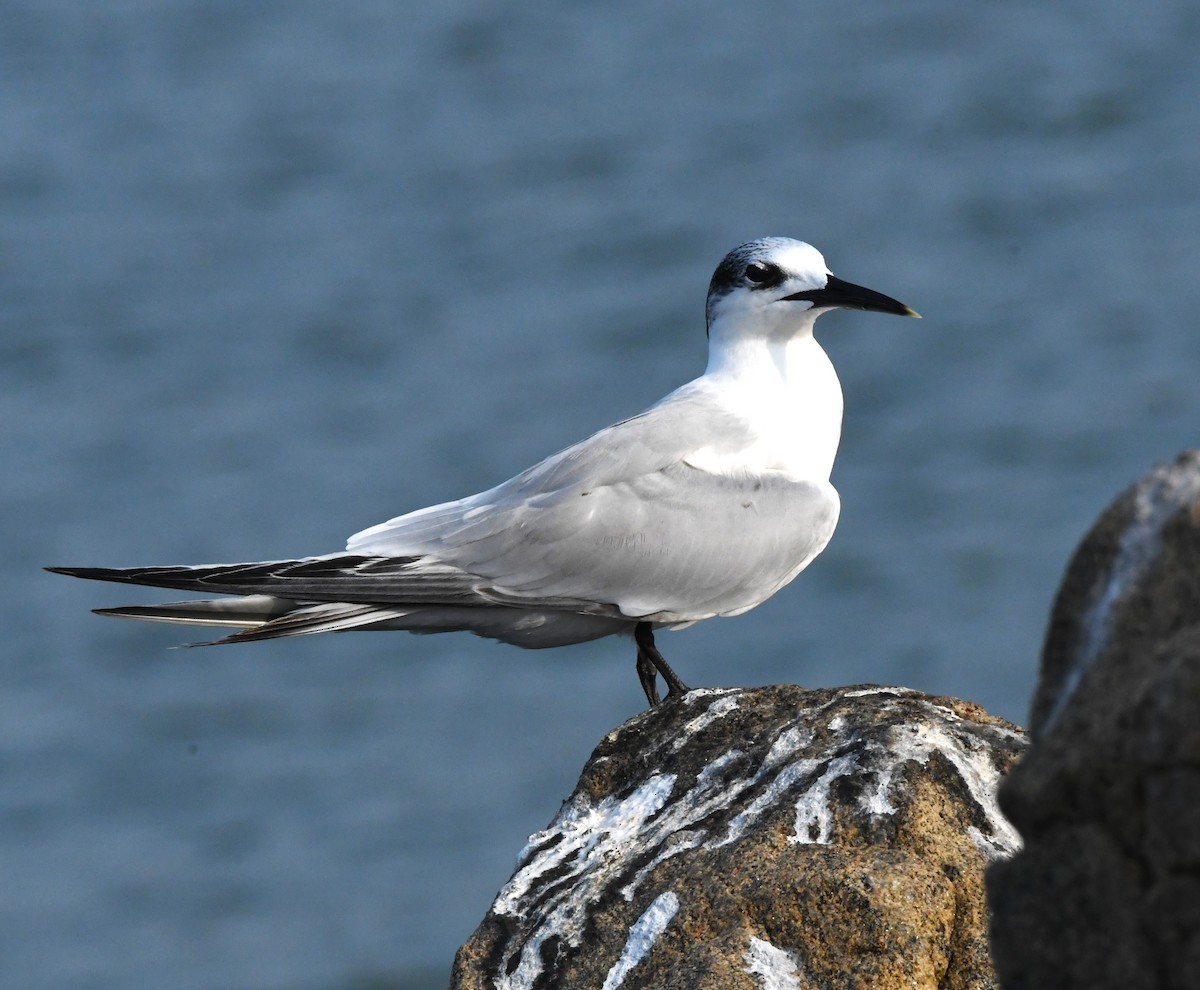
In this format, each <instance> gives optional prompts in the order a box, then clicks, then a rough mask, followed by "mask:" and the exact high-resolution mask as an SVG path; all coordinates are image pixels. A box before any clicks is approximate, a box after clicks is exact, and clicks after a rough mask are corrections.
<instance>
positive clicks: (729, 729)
mask: <svg viewBox="0 0 1200 990" xmlns="http://www.w3.org/2000/svg"><path fill="white" fill-rule="evenodd" d="M1023 747H1024V736H1023V734H1022V733H1021V731H1020V730H1019V729H1017V728H1016V727H1015V726H1012V725H1009V724H1008V723H1006V722H1003V721H1002V720H1000V719H998V718H994V717H992V716H990V715H988V714H987V713H986V712H984V711H983V710H981V709H980V708H978V707H977V706H975V705H972V704H970V703H968V702H963V701H958V700H955V699H952V698H937V697H929V696H925V695H920V694H917V693H916V692H913V691H909V690H907V689H904V688H882V687H874V686H863V687H857V688H842V689H838V690H825V691H806V690H803V689H801V688H797V687H769V688H758V689H747V690H701V691H692V692H691V693H689V694H688V695H686V696H685V697H684V698H683V699H680V700H677V701H672V702H669V703H666V704H663V705H661V706H659V707H657V708H654V709H652V710H650V711H648V712H646V713H644V714H642V715H639V716H637V717H636V718H633V719H631V720H630V721H628V722H626V723H625V724H624V725H623V726H621V727H620V728H619V729H617V730H615V731H614V732H612V733H610V734H609V735H608V736H607V737H605V739H604V740H603V741H602V742H601V744H600V745H599V747H598V748H597V749H596V751H595V753H593V755H592V757H591V759H590V760H589V762H588V764H587V766H586V767H585V768H584V771H583V775H582V777H581V778H580V781H579V784H578V785H577V787H576V788H575V792H574V793H573V794H572V795H571V797H570V798H569V799H568V800H567V802H566V803H565V804H564V805H563V807H562V809H561V811H560V812H559V814H558V817H557V818H555V820H554V821H553V822H552V823H551V824H550V826H549V827H548V828H547V829H546V830H545V831H543V832H539V833H537V834H535V835H534V836H532V837H531V838H530V840H529V844H528V846H527V847H526V848H525V850H524V851H523V852H522V853H521V856H520V860H519V862H518V865H517V871H516V873H515V874H514V875H513V877H512V879H511V880H510V881H509V883H508V884H507V885H506V886H505V887H504V889H503V890H501V891H500V893H499V895H498V896H497V898H496V901H495V903H494V904H493V905H492V909H491V910H490V911H489V912H488V915H487V917H486V918H485V919H484V921H483V923H482V924H481V925H480V926H479V928H478V929H477V930H476V932H475V934H474V935H473V936H472V937H471V939H470V940H469V941H468V942H467V943H466V944H465V945H464V946H463V947H462V948H461V949H460V950H459V952H458V956H457V958H456V960H455V966H454V976H453V982H452V987H454V988H459V990H467V988H471V990H483V988H487V990H510V988H511V990H516V988H534V987H554V988H560V990H569V988H575V987H579V988H583V987H587V988H590V990H614V988H616V987H618V986H619V987H621V988H623V990H634V988H643V987H645V988H648V987H655V988H663V987H678V988H687V990H693V988H707V987H713V988H722V990H724V988H738V987H741V988H746V990H753V988H762V987H767V988H773V990H787V988H799V987H822V988H851V987H853V988H856V990H866V988H875V987H878V988H885V987H886V988H888V990H892V988H896V987H901V986H904V987H928V988H934V987H938V988H942V990H957V988H968V987H970V988H983V987H994V986H996V982H995V978H994V975H993V970H992V963H991V959H990V955H989V951H988V943H987V924H986V910H985V907H984V901H983V874H984V869H985V867H986V866H987V864H988V863H989V862H992V861H995V860H997V859H1000V858H1003V857H1006V856H1009V855H1011V854H1012V853H1013V851H1014V850H1015V849H1016V847H1017V845H1018V842H1019V840H1018V838H1017V835H1016V833H1015V832H1014V831H1013V829H1012V828H1011V826H1009V824H1008V823H1007V822H1006V821H1005V820H1004V818H1003V817H1002V816H1001V815H1000V814H999V811H998V809H997V806H996V803H995V789H996V785H997V782H998V781H999V779H1000V777H1001V776H1002V775H1003V774H1004V773H1005V772H1007V770H1008V769H1009V767H1010V766H1011V765H1012V764H1013V762H1014V761H1015V760H1016V759H1017V757H1018V756H1019V754H1020V753H1021V751H1022V749H1023Z"/></svg>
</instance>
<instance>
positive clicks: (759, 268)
mask: <svg viewBox="0 0 1200 990" xmlns="http://www.w3.org/2000/svg"><path fill="white" fill-rule="evenodd" d="M746 281H747V282H749V283H750V284H751V285H757V286H764V285H777V284H778V283H779V282H781V281H782V279H781V278H780V271H779V269H778V268H776V267H775V266H774V265H766V264H763V262H761V261H756V262H754V263H753V264H750V265H747V266H746Z"/></svg>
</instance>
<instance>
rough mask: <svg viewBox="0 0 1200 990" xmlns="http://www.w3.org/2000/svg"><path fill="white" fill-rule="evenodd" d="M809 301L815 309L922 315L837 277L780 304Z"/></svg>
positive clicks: (917, 316) (889, 297)
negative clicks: (823, 286) (819, 287)
mask: <svg viewBox="0 0 1200 990" xmlns="http://www.w3.org/2000/svg"><path fill="white" fill-rule="evenodd" d="M800 299H807V300H808V301H809V302H811V303H812V304H813V309H832V308H833V307H835V306H836V307H839V308H841V309H870V310H874V311H875V312H877V313H894V314H895V315H896V316H915V317H916V318H917V319H918V320H919V319H920V318H921V314H920V313H918V312H917V311H916V310H914V309H909V308H908V307H907V306H905V305H904V303H902V302H897V301H896V300H895V299H893V298H892V297H891V296H885V295H884V294H883V293H882V292H876V291H875V290H874V289H864V288H863V287H862V286H861V285H855V284H853V283H852V282H843V281H842V280H841V279H840V278H838V277H836V276H835V275H830V276H829V281H828V282H827V283H826V284H825V288H823V289H809V290H808V291H807V292H793V293H792V294H791V295H790V296H783V297H782V298H781V299H779V300H778V302H793V301H796V300H800Z"/></svg>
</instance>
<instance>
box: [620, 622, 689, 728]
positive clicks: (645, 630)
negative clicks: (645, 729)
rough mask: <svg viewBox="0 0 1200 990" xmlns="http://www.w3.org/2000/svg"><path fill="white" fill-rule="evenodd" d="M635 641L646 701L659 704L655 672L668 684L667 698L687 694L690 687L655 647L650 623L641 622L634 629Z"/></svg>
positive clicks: (640, 678)
mask: <svg viewBox="0 0 1200 990" xmlns="http://www.w3.org/2000/svg"><path fill="white" fill-rule="evenodd" d="M633 641H634V642H635V643H637V648H638V658H637V671H638V680H640V681H641V682H642V690H643V691H645V692H646V700H647V701H649V702H650V705H651V706H652V707H653V706H654V705H657V704H658V701H659V698H658V684H657V683H656V682H655V678H654V674H655V671H657V672H658V673H660V674H662V678H663V680H664V681H666V682H667V697H668V698H670V697H671V696H672V695H685V694H687V690H688V687H687V685H686V684H684V683H683V681H681V680H680V679H679V675H678V674H676V673H675V671H673V670H672V669H671V665H670V664H669V663H667V661H666V660H665V659H663V655H662V654H661V653H659V652H658V647H657V646H655V645H654V628H653V627H652V626H651V625H650V623H649V622H639V623H638V624H637V625H636V626H634V627H633Z"/></svg>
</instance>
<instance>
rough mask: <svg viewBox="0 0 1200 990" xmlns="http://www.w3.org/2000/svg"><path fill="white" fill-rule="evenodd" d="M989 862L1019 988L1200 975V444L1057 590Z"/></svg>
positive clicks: (997, 913)
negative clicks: (999, 855) (1028, 742)
mask: <svg viewBox="0 0 1200 990" xmlns="http://www.w3.org/2000/svg"><path fill="white" fill-rule="evenodd" d="M1032 734H1033V738H1034V745H1033V747H1032V748H1031V750H1030V752H1029V755H1028V757H1027V758H1026V759H1025V761H1024V762H1023V763H1022V764H1021V766H1020V767H1018V768H1017V769H1016V770H1015V771H1014V772H1013V774H1012V776H1011V777H1010V779H1009V780H1008V781H1007V782H1006V783H1005V785H1004V787H1003V789H1002V791H1001V805H1002V807H1003V808H1004V810H1005V812H1006V813H1007V815H1008V817H1009V818H1010V819H1011V820H1012V822H1013V824H1014V825H1016V827H1017V828H1018V830H1019V831H1020V833H1021V835H1022V836H1023V837H1024V839H1025V842H1026V848H1025V851H1024V852H1022V853H1021V854H1020V855H1019V856H1017V857H1016V858H1015V859H1013V860H1011V861H1009V862H1007V863H1003V864H1000V865H997V866H996V867H995V868H994V869H993V870H992V871H991V872H990V874H989V877H988V888H989V893H990V895H991V907H992V911H993V915H994V919H993V931H994V941H993V951H994V953H995V957H996V965H997V968H998V970H999V972H1000V975H1001V977H1002V980H1003V983H1004V986H1005V987H1006V988H1009V990H1026V988H1029V990H1033V988H1054V990H1070V988H1074V987H1085V986H1086V987H1089V988H1104V987H1121V988H1122V990H1130V988H1138V987H1164V988H1174V987H1179V988H1184V987H1200V869H1198V868H1200V452H1189V453H1186V454H1184V455H1182V456H1181V457H1179V458H1178V459H1177V460H1176V461H1175V463H1173V464H1170V465H1167V466H1164V467H1160V468H1158V469H1156V470H1155V471H1153V472H1151V473H1150V474H1149V475H1148V476H1147V477H1146V478H1144V479H1143V480H1142V481H1141V482H1139V483H1138V484H1137V485H1135V486H1134V487H1133V488H1131V489H1129V490H1128V491H1126V492H1125V493H1124V494H1122V495H1121V496H1120V497H1119V498H1118V499H1117V500H1116V502H1114V503H1113V505H1112V506H1111V507H1110V508H1109V509H1108V510H1107V511H1106V512H1105V513H1104V515H1103V516H1101V518H1100V519H1099V521H1098V522H1097V523H1096V525H1095V526H1094V527H1093V528H1092V530H1091V532H1089V533H1088V534H1087V536H1086V537H1085V538H1084V540H1083V543H1082V544H1081V545H1080V547H1079V549H1078V550H1077V551H1076V553H1075V556H1074V557H1073V559H1072V561H1071V564H1070V566H1069V568H1068V570H1067V574H1066V577H1065V578H1064V580H1063V584H1062V588H1061V590H1060V592H1059V595H1058V598H1057V601H1056V602H1055V606H1054V612H1053V616H1052V618H1051V620H1050V628H1049V632H1048V633H1047V637H1046V644H1045V649H1044V653H1043V659H1042V672H1041V678H1040V682H1039V685H1038V689H1037V694H1036V696H1035V699H1034V704H1033V715H1032Z"/></svg>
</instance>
